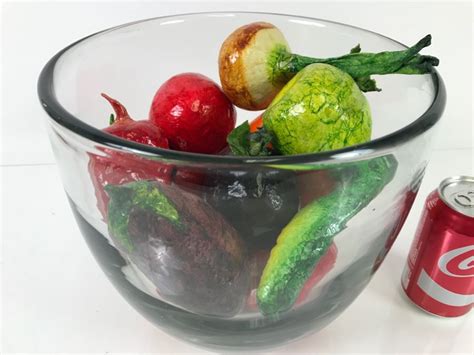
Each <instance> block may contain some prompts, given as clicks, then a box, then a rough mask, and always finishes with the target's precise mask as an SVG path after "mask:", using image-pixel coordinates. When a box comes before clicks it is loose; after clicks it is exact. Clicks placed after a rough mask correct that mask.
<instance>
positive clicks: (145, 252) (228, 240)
mask: <svg viewBox="0 0 474 355" xmlns="http://www.w3.org/2000/svg"><path fill="white" fill-rule="evenodd" d="M106 191H107V193H108V194H109V197H110V202H109V215H108V224H109V231H110V234H111V236H112V238H113V240H114V243H115V244H116V246H117V247H118V249H119V250H121V251H122V253H125V254H126V255H127V256H128V257H129V258H130V260H131V261H132V262H133V263H134V264H135V265H136V266H137V267H138V268H139V269H140V270H141V271H142V272H143V273H144V274H145V275H146V276H147V277H148V278H149V279H150V281H151V282H152V283H153V284H154V285H155V286H156V288H157V292H158V293H159V294H160V296H162V297H163V299H165V300H166V301H169V302H171V303H173V304H175V305H177V306H179V307H182V308H184V309H186V310H189V311H192V312H195V313H200V314H212V315H218V316H224V317H229V316H233V315H235V314H236V313H238V312H239V310H240V309H241V307H242V305H243V303H244V302H245V299H246V297H247V294H248V292H249V277H248V270H247V269H246V268H247V252H246V248H245V245H244V243H243V242H242V240H241V239H240V237H239V235H238V233H237V231H236V230H235V229H234V228H233V227H232V226H231V225H230V224H229V223H228V222H227V221H226V220H225V219H224V218H223V217H222V216H221V215H220V214H219V213H218V212H217V211H216V210H215V209H214V208H213V207H211V206H210V205H209V204H208V203H206V202H205V201H203V200H202V199H200V198H199V197H198V196H196V195H194V194H191V193H188V192H186V191H183V190H182V189H180V188H179V187H177V186H176V185H160V184H159V183H156V182H151V181H140V182H133V183H129V184H126V185H120V186H108V187H107V188H106Z"/></svg>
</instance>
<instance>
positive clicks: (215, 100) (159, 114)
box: [149, 73, 236, 154]
mask: <svg viewBox="0 0 474 355" xmlns="http://www.w3.org/2000/svg"><path fill="white" fill-rule="evenodd" d="M149 118H150V120H151V121H152V122H153V123H154V124H155V125H157V126H158V127H159V128H160V130H161V132H162V133H163V134H164V136H165V137H166V138H167V139H168V142H169V145H170V148H171V149H175V150H181V151H186V152H195V153H206V154H216V153H218V152H220V151H221V150H222V149H223V148H224V147H225V146H226V145H227V141H226V139H227V135H228V134H229V133H230V131H231V130H232V129H233V128H234V127H235V121H236V113H235V109H234V106H233V105H232V103H231V102H230V100H229V99H228V98H227V96H225V94H224V92H223V91H222V90H221V88H220V87H219V86H218V85H217V84H216V83H214V82H213V81H212V80H211V79H209V78H208V77H206V76H204V75H201V74H196V73H183V74H179V75H176V76H173V77H172V78H170V79H169V80H167V81H166V82H165V83H164V84H163V85H161V87H160V88H159V89H158V91H157V92H156V94H155V97H154V98H153V102H152V105H151V109H150V115H149Z"/></svg>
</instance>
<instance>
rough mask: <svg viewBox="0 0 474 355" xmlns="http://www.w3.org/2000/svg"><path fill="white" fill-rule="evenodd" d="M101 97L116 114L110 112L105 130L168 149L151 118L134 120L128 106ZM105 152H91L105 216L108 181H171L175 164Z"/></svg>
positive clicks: (91, 165)
mask: <svg viewBox="0 0 474 355" xmlns="http://www.w3.org/2000/svg"><path fill="white" fill-rule="evenodd" d="M102 96H103V97H104V98H105V99H106V100H107V101H109V103H110V104H111V105H112V107H113V109H114V112H115V116H114V115H111V120H110V126H108V127H106V128H104V131H105V132H107V133H110V134H112V135H114V136H117V137H120V138H123V139H126V140H130V141H134V142H137V143H142V144H147V145H151V146H154V147H160V148H168V140H167V139H166V138H165V137H164V136H163V134H162V132H161V130H160V129H159V128H158V127H156V126H155V125H154V124H153V123H151V122H150V121H148V120H141V121H135V120H133V119H132V118H131V117H130V115H129V114H128V112H127V110H126V108H125V107H124V106H123V105H122V104H121V103H120V102H118V101H117V100H115V99H112V98H111V97H109V96H108V95H106V94H102ZM101 150H102V154H89V155H90V160H89V164H88V169H89V174H90V176H91V180H92V183H93V185H94V189H95V195H96V198H97V207H98V209H99V211H100V213H101V214H102V217H104V219H106V217H107V205H108V201H109V197H108V195H107V193H106V192H105V189H104V188H105V186H106V185H107V184H114V185H119V184H124V183H128V182H132V181H137V180H155V181H161V182H170V181H171V179H172V173H173V167H172V166H170V165H168V164H163V163H162V162H158V161H155V160H150V159H146V158H143V157H141V156H139V155H137V154H132V153H125V152H120V151H117V150H113V149H101Z"/></svg>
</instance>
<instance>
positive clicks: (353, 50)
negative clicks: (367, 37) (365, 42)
mask: <svg viewBox="0 0 474 355" xmlns="http://www.w3.org/2000/svg"><path fill="white" fill-rule="evenodd" d="M360 51H361V48H360V44H357V46H355V47H354V48H352V49H351V51H350V53H360Z"/></svg>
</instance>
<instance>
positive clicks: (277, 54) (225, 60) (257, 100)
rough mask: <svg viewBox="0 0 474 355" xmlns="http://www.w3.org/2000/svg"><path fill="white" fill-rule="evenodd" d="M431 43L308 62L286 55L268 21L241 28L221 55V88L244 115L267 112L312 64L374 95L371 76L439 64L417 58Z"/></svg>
mask: <svg viewBox="0 0 474 355" xmlns="http://www.w3.org/2000/svg"><path fill="white" fill-rule="evenodd" d="M430 43H431V36H430V35H427V36H425V37H424V38H423V39H421V40H420V41H419V42H418V43H417V44H415V45H414V46H412V47H410V48H408V49H405V50H401V51H390V52H380V53H364V52H361V51H360V46H357V47H355V48H354V49H353V50H352V51H351V53H350V54H346V55H343V56H340V57H333V58H311V57H306V56H302V55H298V54H294V53H292V52H291V51H290V47H289V45H288V42H287V41H286V39H285V37H284V35H283V33H282V32H281V31H280V30H279V29H278V28H277V27H275V26H274V25H272V24H271V23H267V22H254V23H251V24H248V25H245V26H242V27H239V28H238V29H236V30H235V31H234V32H232V33H231V34H230V35H229V36H228V37H227V38H226V39H225V41H224V42H223V44H222V46H221V49H220V52H219V76H220V80H221V85H222V88H223V90H224V92H225V93H226V95H227V96H228V97H229V98H230V99H231V101H232V102H233V103H234V104H235V105H237V106H239V107H241V108H244V109H247V110H262V109H265V108H266V107H267V106H268V105H269V104H270V102H271V101H272V100H273V98H274V97H275V96H276V95H277V93H278V92H279V91H280V90H281V88H282V87H283V86H284V85H285V84H286V83H287V82H288V81H289V80H290V79H291V78H292V77H293V76H294V75H295V74H296V73H298V72H299V71H300V70H301V69H303V68H304V67H306V66H308V65H310V64H313V63H326V64H330V65H333V66H335V67H337V68H339V69H341V70H343V71H345V72H346V73H348V74H349V75H350V76H352V78H353V79H354V80H355V81H356V83H357V84H358V85H359V87H360V89H361V90H362V91H378V90H379V89H378V88H377V87H376V84H375V81H374V80H372V79H371V77H370V75H373V74H392V73H397V74H424V73H428V72H430V71H431V70H432V66H436V65H438V62H439V61H438V59H437V58H435V57H432V56H426V55H419V54H418V53H419V52H420V51H421V50H422V49H423V48H424V47H427V46H429V45H430Z"/></svg>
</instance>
